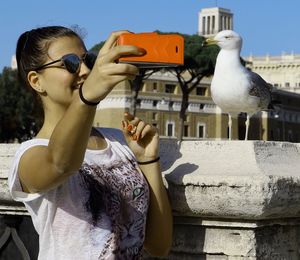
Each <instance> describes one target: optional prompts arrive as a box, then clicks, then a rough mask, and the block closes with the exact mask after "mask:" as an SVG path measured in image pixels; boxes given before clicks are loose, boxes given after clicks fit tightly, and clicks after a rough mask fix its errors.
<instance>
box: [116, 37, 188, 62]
mask: <svg viewBox="0 0 300 260" xmlns="http://www.w3.org/2000/svg"><path fill="white" fill-rule="evenodd" d="M117 44H118V45H134V46H137V47H140V48H143V49H145V50H146V54H145V55H143V56H128V57H122V58H120V59H119V62H126V63H131V64H134V65H136V66H139V67H172V66H179V65H183V63H184V39H183V37H182V36H181V35H178V34H158V33H155V32H150V33H124V34H121V35H120V36H119V38H118V40H117Z"/></svg>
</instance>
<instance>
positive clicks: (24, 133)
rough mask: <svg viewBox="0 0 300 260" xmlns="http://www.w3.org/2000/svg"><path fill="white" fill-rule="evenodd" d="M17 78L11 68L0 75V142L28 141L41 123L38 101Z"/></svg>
mask: <svg viewBox="0 0 300 260" xmlns="http://www.w3.org/2000/svg"><path fill="white" fill-rule="evenodd" d="M17 77H18V76H17V71H16V70H13V69H11V68H4V69H3V71H2V74H0V107H1V110H0V126H1V127H0V142H6V143H7V142H15V141H18V142H21V141H24V140H27V139H30V138H31V137H32V136H34V135H35V134H36V132H37V129H38V128H39V126H40V125H41V122H42V116H41V110H38V109H37V108H38V107H40V106H39V104H38V101H37V100H35V98H34V97H35V96H34V95H33V94H32V93H31V92H30V91H29V90H28V88H27V87H26V86H22V85H21V84H20V83H19V81H18V78H17Z"/></svg>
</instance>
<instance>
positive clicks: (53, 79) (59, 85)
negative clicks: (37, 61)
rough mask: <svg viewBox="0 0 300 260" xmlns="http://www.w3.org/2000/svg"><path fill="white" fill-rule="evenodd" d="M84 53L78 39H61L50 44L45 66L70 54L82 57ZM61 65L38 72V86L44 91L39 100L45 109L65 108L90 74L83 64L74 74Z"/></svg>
mask: <svg viewBox="0 0 300 260" xmlns="http://www.w3.org/2000/svg"><path fill="white" fill-rule="evenodd" d="M85 52H86V48H85V46H84V45H83V43H82V41H81V40H80V39H78V38H76V37H62V38H59V39H57V40H54V41H53V42H52V43H51V44H50V46H49V49H48V58H47V60H46V61H45V64H46V63H49V62H51V61H54V60H58V59H60V58H61V57H62V56H64V55H66V54H71V53H74V54H76V55H78V57H82V56H83V55H84V53H85ZM61 65H62V63H61V62H57V63H54V64H52V65H49V66H48V67H47V68H45V69H42V70H41V71H40V72H39V77H40V84H41V87H42V89H43V90H44V91H45V92H44V94H43V95H42V97H41V98H42V100H43V102H44V105H46V106H47V107H49V106H51V105H59V106H62V107H67V106H68V105H69V104H70V102H71V101H72V98H73V96H74V95H78V88H79V85H80V84H81V83H82V82H84V80H85V79H86V78H87V76H88V75H89V73H90V70H89V69H88V68H87V67H86V65H85V64H84V63H83V62H81V65H80V68H79V71H78V72H77V73H75V74H72V73H70V72H69V71H67V70H66V69H65V68H64V67H62V66H61Z"/></svg>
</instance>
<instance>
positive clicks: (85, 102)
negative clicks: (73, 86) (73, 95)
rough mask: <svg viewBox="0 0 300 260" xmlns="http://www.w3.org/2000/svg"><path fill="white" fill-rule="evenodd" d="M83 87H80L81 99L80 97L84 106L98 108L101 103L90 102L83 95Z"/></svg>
mask: <svg viewBox="0 0 300 260" xmlns="http://www.w3.org/2000/svg"><path fill="white" fill-rule="evenodd" d="M82 85H83V84H81V85H80V87H79V97H80V99H81V101H82V102H83V103H84V104H86V105H88V106H97V105H98V104H99V103H100V101H98V102H92V101H88V100H86V99H85V97H84V96H83V94H82Z"/></svg>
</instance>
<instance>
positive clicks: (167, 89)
mask: <svg viewBox="0 0 300 260" xmlns="http://www.w3.org/2000/svg"><path fill="white" fill-rule="evenodd" d="M175 87H176V85H174V84H166V85H165V92H166V93H172V94H174V93H175Z"/></svg>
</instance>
